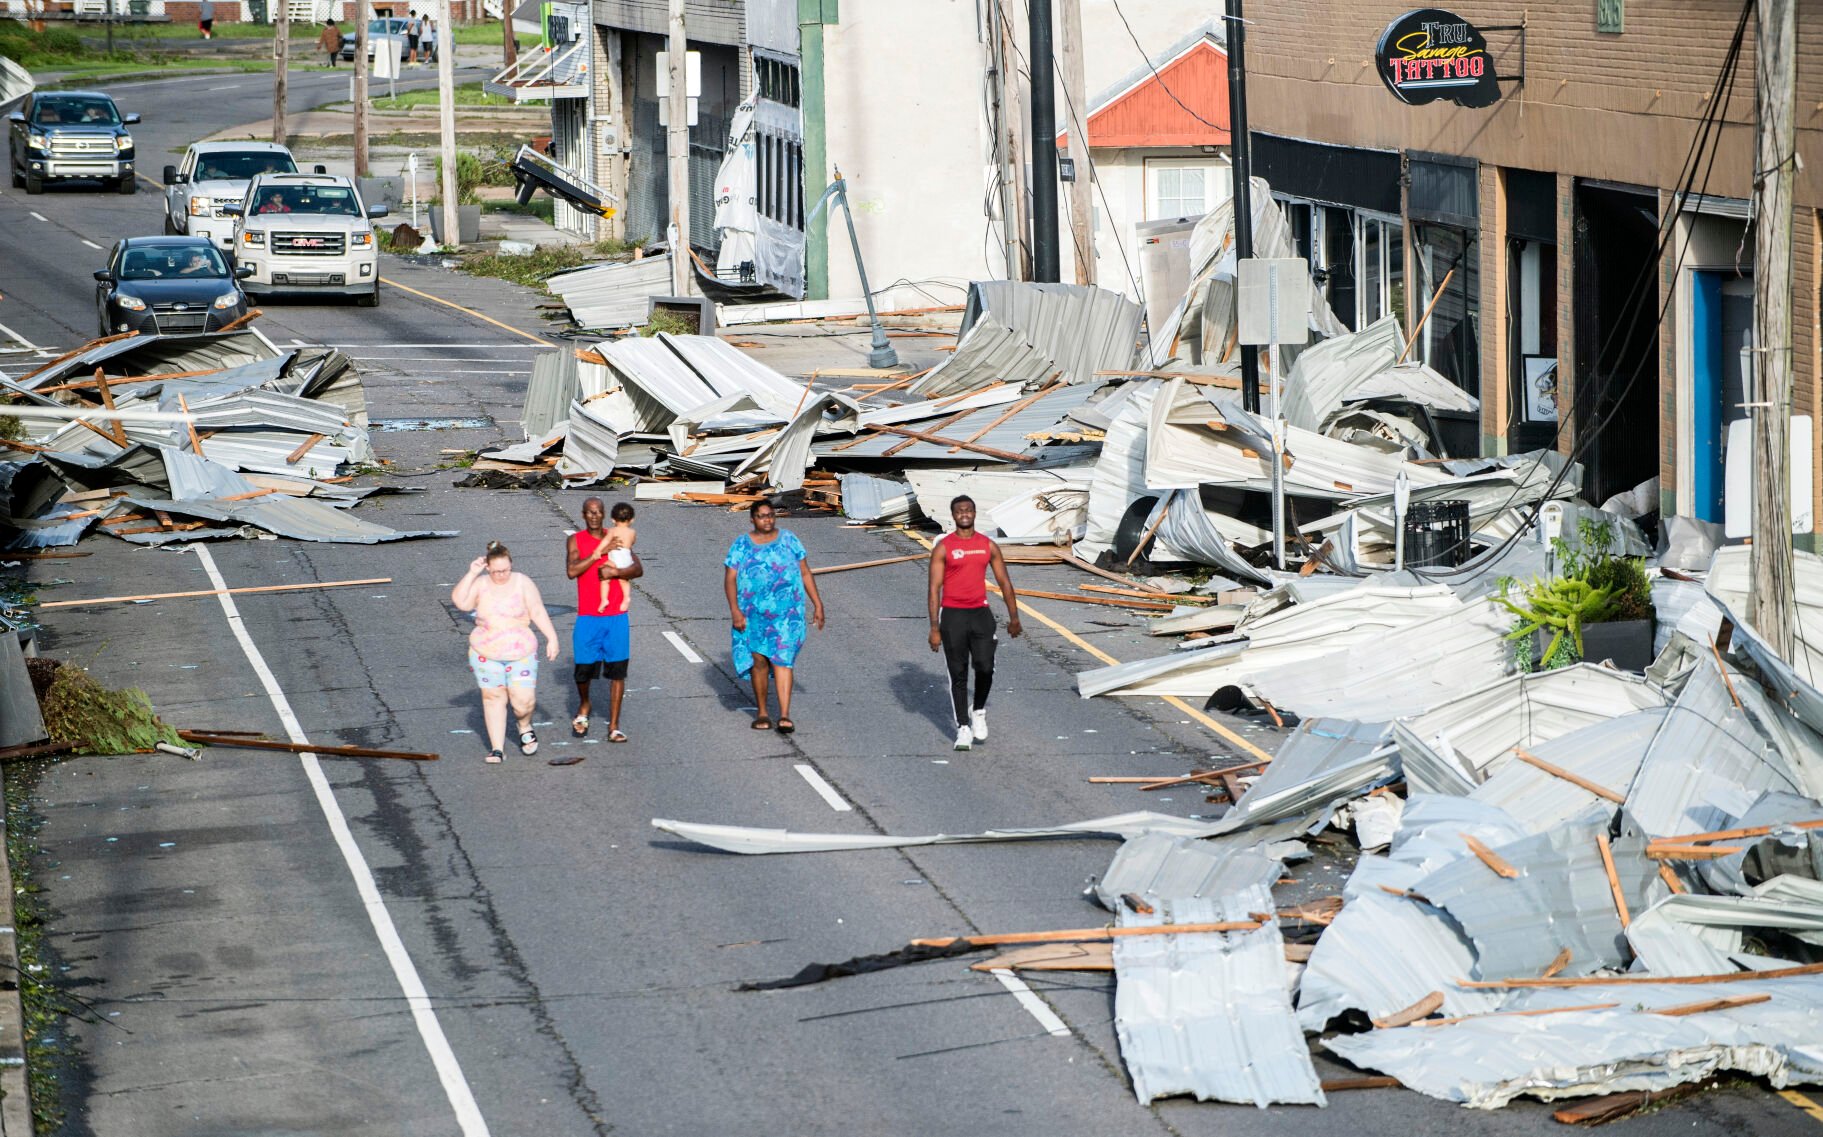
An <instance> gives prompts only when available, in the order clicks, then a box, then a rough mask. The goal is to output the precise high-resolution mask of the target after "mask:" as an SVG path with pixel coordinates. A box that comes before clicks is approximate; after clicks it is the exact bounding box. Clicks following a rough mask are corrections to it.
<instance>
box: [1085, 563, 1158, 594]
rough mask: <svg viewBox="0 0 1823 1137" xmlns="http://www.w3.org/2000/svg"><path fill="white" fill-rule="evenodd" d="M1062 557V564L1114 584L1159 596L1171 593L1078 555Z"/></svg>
mask: <svg viewBox="0 0 1823 1137" xmlns="http://www.w3.org/2000/svg"><path fill="white" fill-rule="evenodd" d="M1062 559H1063V563H1064V564H1067V565H1070V566H1072V567H1074V568H1079V569H1081V570H1082V571H1084V572H1086V573H1089V574H1091V575H1093V576H1099V577H1101V578H1102V579H1103V580H1111V581H1113V582H1114V583H1115V584H1124V585H1126V586H1127V587H1128V588H1136V589H1140V590H1142V591H1145V592H1151V593H1156V594H1158V595H1159V596H1169V595H1171V594H1170V593H1168V592H1166V591H1165V590H1164V589H1162V588H1158V587H1155V586H1153V585H1150V584H1147V583H1145V582H1144V581H1140V580H1134V579H1133V578H1132V577H1130V576H1123V575H1122V574H1120V573H1117V572H1109V571H1108V570H1107V569H1105V568H1102V567H1101V566H1100V565H1092V564H1090V563H1089V562H1088V561H1085V560H1083V559H1082V558H1081V557H1078V556H1065V557H1063V558H1062Z"/></svg>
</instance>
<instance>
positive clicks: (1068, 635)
mask: <svg viewBox="0 0 1823 1137" xmlns="http://www.w3.org/2000/svg"><path fill="white" fill-rule="evenodd" d="M899 531H900V532H901V533H904V534H905V535H906V536H907V537H910V538H911V539H912V540H914V541H916V542H918V543H919V544H920V545H923V546H924V547H925V548H927V549H928V548H930V547H931V542H930V540H929V539H928V538H926V537H925V536H924V535H923V534H922V533H913V532H912V531H911V530H910V529H905V528H901V529H900V530H899ZM988 587H989V588H990V589H991V590H992V591H994V592H999V591H1000V590H999V589H998V588H994V586H993V585H989V586H988ZM1019 610H1020V611H1021V612H1022V613H1024V614H1026V615H1029V616H1031V617H1032V618H1033V619H1034V620H1037V621H1038V622H1039V623H1041V624H1043V625H1044V626H1045V627H1047V628H1049V629H1051V630H1052V631H1053V632H1056V633H1057V634H1058V635H1060V636H1062V637H1063V638H1064V639H1066V640H1068V641H1069V642H1070V643H1072V644H1074V645H1075V646H1076V647H1079V648H1081V649H1082V650H1083V651H1086V652H1088V653H1089V654H1090V655H1092V656H1094V657H1095V658H1096V659H1099V660H1101V661H1102V662H1103V663H1105V664H1107V665H1108V666H1110V667H1113V666H1115V665H1117V664H1119V663H1120V660H1118V659H1115V658H1114V657H1113V656H1111V655H1109V654H1108V653H1107V652H1105V651H1103V650H1101V649H1100V648H1098V647H1096V646H1095V645H1094V644H1092V643H1090V642H1089V641H1088V640H1085V639H1083V638H1082V637H1081V636H1079V635H1077V634H1076V633H1075V632H1072V631H1071V630H1070V629H1068V628H1066V627H1064V626H1063V625H1062V624H1060V623H1058V622H1057V621H1056V620H1053V619H1051V617H1049V616H1047V615H1045V614H1044V613H1043V612H1041V611H1039V610H1038V609H1037V608H1034V607H1033V606H1032V602H1031V601H1030V600H1027V599H1025V598H1024V597H1021V598H1020V600H1019ZM1161 698H1163V699H1164V701H1165V702H1166V704H1168V705H1170V706H1173V707H1176V708H1177V709H1178V710H1180V711H1182V712H1184V713H1185V714H1187V715H1189V716H1190V717H1191V718H1193V719H1195V720H1196V721H1197V722H1199V723H1202V724H1203V725H1204V726H1206V727H1208V728H1209V729H1210V730H1212V731H1214V732H1215V733H1216V734H1218V735H1220V736H1221V737H1222V738H1223V739H1225V740H1226V741H1227V742H1229V743H1231V744H1232V745H1234V746H1238V747H1240V748H1241V749H1242V750H1245V751H1246V752H1247V753H1249V754H1251V755H1253V756H1254V757H1255V758H1258V759H1260V760H1262V761H1266V762H1270V761H1272V755H1271V754H1268V753H1267V752H1266V751H1264V750H1261V749H1260V748H1259V747H1258V746H1255V745H1254V744H1253V743H1251V742H1249V741H1247V740H1246V739H1245V738H1242V737H1241V736H1240V735H1238V734H1236V733H1234V731H1232V730H1230V729H1229V728H1228V727H1226V726H1223V725H1222V724H1221V723H1219V722H1217V721H1216V720H1214V719H1212V718H1210V717H1209V716H1208V715H1206V714H1204V713H1203V712H1202V711H1200V710H1198V709H1197V708H1195V707H1193V706H1191V705H1190V704H1189V703H1186V702H1184V701H1183V700H1182V699H1180V698H1178V697H1177V696H1176V695H1163V696H1161Z"/></svg>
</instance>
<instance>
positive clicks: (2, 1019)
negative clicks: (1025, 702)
mask: <svg viewBox="0 0 1823 1137" xmlns="http://www.w3.org/2000/svg"><path fill="white" fill-rule="evenodd" d="M4 836H5V823H4V821H3V820H0V838H3V837H4ZM0 894H3V895H4V896H5V898H6V899H5V913H6V923H5V924H3V925H0V973H5V974H8V975H13V976H20V971H19V945H18V942H17V939H16V934H15V932H14V928H15V924H14V908H13V869H12V865H11V864H10V863H9V862H8V861H7V857H6V841H5V840H3V839H0ZM21 978H22V976H21ZM0 1137H32V1094H31V1087H30V1083H29V1081H28V1079H27V1078H26V1074H25V1009H24V1007H23V1006H21V1005H20V1001H19V984H18V983H17V982H15V983H14V984H13V988H12V990H10V991H0Z"/></svg>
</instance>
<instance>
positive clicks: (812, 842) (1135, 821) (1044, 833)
mask: <svg viewBox="0 0 1823 1137" xmlns="http://www.w3.org/2000/svg"><path fill="white" fill-rule="evenodd" d="M652 828H654V829H657V830H659V831H660V832H662V833H670V834H672V835H673V836H676V837H682V838H683V839H684V840H686V841H695V842H696V843H697V844H699V845H707V846H709V847H710V848H711V849H720V850H722V851H723V852H726V853H826V852H833V851H835V850H838V849H902V848H909V847H911V846H914V845H963V844H974V843H978V842H985V841H1029V840H1032V839H1033V838H1035V837H1122V838H1125V837H1134V836H1137V835H1139V834H1141V833H1165V834H1170V835H1173V836H1179V837H1207V836H1209V835H1210V834H1211V832H1212V829H1213V827H1212V826H1210V825H1206V824H1203V823H1201V822H1196V821H1187V820H1185V819H1184V818H1181V817H1172V816H1170V815H1169V814H1163V813H1148V812H1144V811H1140V812H1135V813H1119V814H1115V815H1114V816H1112V817H1097V818H1094V819H1093V820H1090V821H1075V822H1071V823H1069V824H1066V825H1056V826H1050V827H1048V828H1040V829H990V830H988V831H987V832H985V833H969V834H962V835H952V834H948V833H937V834H933V835H931V836H927V837H893V836H886V835H881V834H875V833H853V834H850V833H793V832H792V831H790V830H789V829H754V828H749V827H746V826H740V825H704V824H701V823H698V822H694V821H672V820H670V819H668V818H663V817H655V818H653V819H652Z"/></svg>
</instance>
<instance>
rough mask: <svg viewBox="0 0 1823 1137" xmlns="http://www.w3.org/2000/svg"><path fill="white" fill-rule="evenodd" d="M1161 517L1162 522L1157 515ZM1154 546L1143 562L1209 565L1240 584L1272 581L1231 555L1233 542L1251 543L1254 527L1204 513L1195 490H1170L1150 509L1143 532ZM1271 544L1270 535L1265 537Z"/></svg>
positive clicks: (1258, 570) (1223, 516)
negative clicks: (1188, 562)
mask: <svg viewBox="0 0 1823 1137" xmlns="http://www.w3.org/2000/svg"><path fill="white" fill-rule="evenodd" d="M1161 512H1162V513H1163V514H1164V516H1163V517H1162V518H1161V517H1160V516H1159V515H1160V513H1161ZM1144 531H1149V532H1151V533H1152V539H1153V541H1154V544H1153V545H1152V546H1151V547H1150V548H1149V549H1148V550H1147V552H1146V554H1145V555H1146V558H1147V559H1148V560H1154V561H1174V560H1186V561H1190V562H1192V563H1194V564H1202V565H1210V566H1212V567H1214V568H1216V569H1219V570H1221V572H1222V573H1223V574H1224V575H1227V576H1232V577H1235V578H1237V579H1239V580H1250V581H1253V582H1255V583H1257V584H1267V583H1269V582H1270V581H1271V580H1272V576H1271V574H1270V573H1269V572H1268V571H1267V570H1266V569H1261V568H1255V567H1254V566H1253V565H1252V564H1251V563H1249V562H1248V561H1246V560H1244V559H1242V557H1241V555H1240V554H1239V553H1237V552H1235V551H1234V542H1236V541H1247V542H1248V543H1250V544H1257V543H1258V542H1257V541H1254V540H1250V538H1253V537H1254V535H1255V530H1254V528H1253V526H1251V525H1249V524H1247V523H1246V522H1244V521H1240V520H1237V519H1235V518H1232V517H1228V516H1227V515H1225V514H1221V513H1216V512H1215V511H1213V510H1209V509H1204V508H1203V502H1202V497H1201V495H1200V494H1199V492H1198V491H1197V490H1194V489H1182V490H1170V491H1168V492H1167V493H1166V494H1165V496H1164V497H1162V498H1160V499H1159V501H1158V504H1156V505H1154V506H1153V507H1152V512H1151V514H1149V515H1148V516H1147V518H1146V529H1145V530H1144ZM1268 539H1269V540H1270V535H1269V536H1268Z"/></svg>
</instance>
